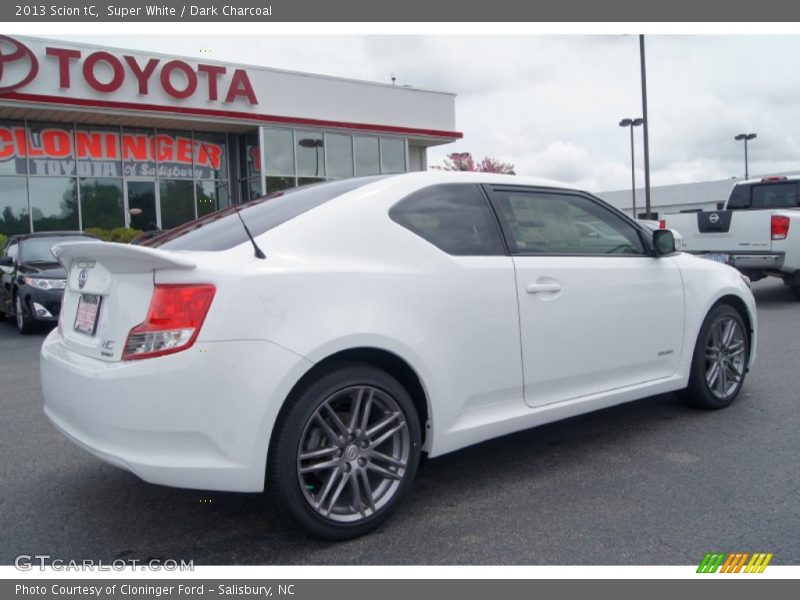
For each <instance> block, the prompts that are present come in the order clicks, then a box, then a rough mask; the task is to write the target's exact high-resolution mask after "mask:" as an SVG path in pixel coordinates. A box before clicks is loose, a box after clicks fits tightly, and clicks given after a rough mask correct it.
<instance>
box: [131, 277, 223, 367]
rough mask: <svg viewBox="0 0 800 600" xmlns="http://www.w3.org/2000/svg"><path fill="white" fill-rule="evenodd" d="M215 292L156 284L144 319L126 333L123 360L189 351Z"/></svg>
mask: <svg viewBox="0 0 800 600" xmlns="http://www.w3.org/2000/svg"><path fill="white" fill-rule="evenodd" d="M215 292H216V288H215V287H214V286H213V285H209V284H201V285H183V284H177V285H176V284H156V286H155V290H154V291H153V297H152V299H151V300H150V308H149V309H148V311H147V318H146V319H145V320H144V322H143V323H140V324H139V325H137V326H136V327H134V328H133V329H131V331H130V333H128V339H127V340H126V341H125V349H124V350H123V351H122V360H137V359H140V358H152V357H154V356H163V355H165V354H172V353H174V352H180V351H181V350H186V349H187V348H190V347H191V346H192V344H194V341H195V340H196V339H197V334H198V333H200V328H201V327H202V326H203V321H204V320H205V318H206V314H208V309H209V307H210V306H211V301H212V300H213V299H214V294H215Z"/></svg>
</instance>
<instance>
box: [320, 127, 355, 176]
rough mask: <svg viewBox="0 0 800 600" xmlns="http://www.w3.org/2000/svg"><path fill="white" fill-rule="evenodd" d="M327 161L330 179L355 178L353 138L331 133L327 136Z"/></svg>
mask: <svg viewBox="0 0 800 600" xmlns="http://www.w3.org/2000/svg"><path fill="white" fill-rule="evenodd" d="M325 161H326V164H327V166H328V177H331V178H334V179H346V178H347V177H352V176H353V137H352V136H350V135H340V134H338V133H329V134H326V135H325Z"/></svg>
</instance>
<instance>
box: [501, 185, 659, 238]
mask: <svg viewBox="0 0 800 600" xmlns="http://www.w3.org/2000/svg"><path fill="white" fill-rule="evenodd" d="M495 197H496V198H497V199H498V203H499V205H500V211H501V213H502V216H503V218H504V219H505V220H506V222H507V224H508V228H509V230H510V232H511V236H512V238H513V241H514V243H515V244H516V247H517V250H518V251H519V252H521V253H523V254H530V253H542V254H643V253H644V248H643V247H642V241H641V239H640V238H639V235H638V234H637V233H636V229H635V228H634V227H633V226H632V225H631V224H630V223H628V222H626V221H625V220H624V219H623V218H621V217H619V216H618V215H616V214H614V213H613V212H612V211H610V210H608V209H607V208H605V207H603V206H602V205H600V204H598V203H597V202H594V201H592V200H590V199H589V198H585V197H583V196H576V195H572V194H562V193H546V192H527V191H507V190H500V191H495Z"/></svg>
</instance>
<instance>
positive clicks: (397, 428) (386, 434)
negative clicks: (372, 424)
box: [370, 421, 406, 448]
mask: <svg viewBox="0 0 800 600" xmlns="http://www.w3.org/2000/svg"><path fill="white" fill-rule="evenodd" d="M405 426H406V422H405V421H400V422H399V423H398V424H397V425H395V426H394V427H392V428H391V429H388V430H387V431H385V432H384V433H383V435H381V436H380V437H379V438H378V439H377V440H370V444H371V445H372V447H373V448H377V447H378V446H380V445H381V444H382V443H383V442H385V441H386V440H387V439H389V438H390V437H391V436H393V435H394V434H395V433H397V432H398V431H400V430H401V429H402V428H403V427H405Z"/></svg>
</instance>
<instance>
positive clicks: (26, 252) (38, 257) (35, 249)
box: [20, 235, 99, 262]
mask: <svg viewBox="0 0 800 600" xmlns="http://www.w3.org/2000/svg"><path fill="white" fill-rule="evenodd" d="M97 241H99V240H98V239H97V238H91V237H84V236H82V235H63V236H58V237H35V238H28V239H27V240H22V244H21V245H20V249H21V256H20V260H21V262H57V261H56V257H55V256H53V253H52V251H51V250H52V248H53V246H55V245H56V244H60V243H61V242H97Z"/></svg>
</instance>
